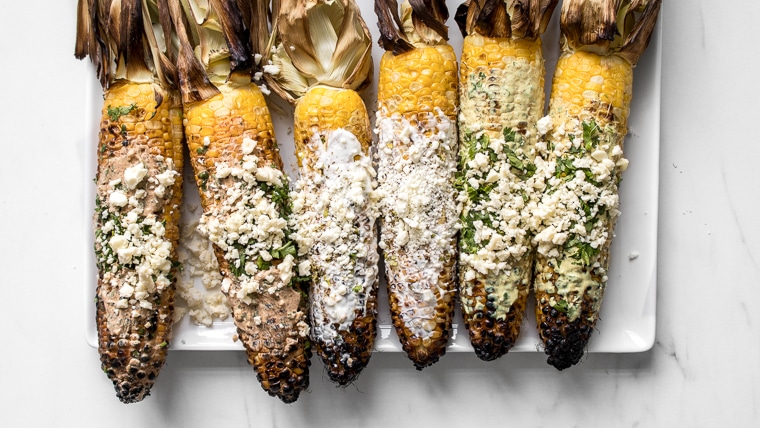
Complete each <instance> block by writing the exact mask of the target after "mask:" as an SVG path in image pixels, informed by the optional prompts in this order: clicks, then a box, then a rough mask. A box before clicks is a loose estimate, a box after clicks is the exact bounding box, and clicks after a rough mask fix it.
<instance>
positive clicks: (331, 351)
mask: <svg viewBox="0 0 760 428" xmlns="http://www.w3.org/2000/svg"><path fill="white" fill-rule="evenodd" d="M376 325H377V321H376V317H375V316H364V317H357V318H356V319H354V322H353V323H352V325H351V326H350V327H349V329H348V332H349V334H345V335H342V337H341V338H340V339H338V340H337V341H333V342H331V343H325V342H323V341H321V340H317V341H315V345H316V348H317V354H318V355H319V357H320V358H321V359H322V361H323V362H324V364H325V371H326V373H327V377H328V378H329V379H330V381H332V382H335V383H337V384H338V385H340V386H347V385H349V384H351V383H353V382H354V381H356V379H358V378H359V375H360V374H361V372H362V371H363V370H364V369H365V368H366V367H367V365H368V364H369V361H370V358H371V357H372V347H373V345H374V343H375V328H376Z"/></svg>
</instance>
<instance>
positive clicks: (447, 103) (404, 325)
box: [375, 0, 459, 369]
mask: <svg viewBox="0 0 760 428" xmlns="http://www.w3.org/2000/svg"><path fill="white" fill-rule="evenodd" d="M375 6H376V10H377V11H378V14H377V15H378V26H379V28H380V33H381V38H380V44H381V45H382V46H383V47H384V48H385V50H386V53H385V54H384V55H383V57H382V60H381V62H380V77H379V81H378V111H377V117H376V122H375V128H376V129H375V132H376V133H377V135H378V151H377V155H376V156H377V161H378V165H377V168H378V183H379V187H378V193H380V195H381V204H380V207H381V208H380V211H381V212H382V213H383V215H382V216H381V217H380V220H381V222H380V230H381V233H382V234H381V238H380V246H381V247H382V249H383V252H384V257H385V278H386V282H387V285H388V296H389V301H390V310H391V319H392V320H393V325H394V327H395V329H396V334H397V335H398V337H399V340H400V342H401V346H402V349H403V350H404V352H406V354H407V356H408V357H409V358H410V359H411V360H412V362H413V363H414V365H415V367H416V368H417V369H422V368H424V367H427V366H429V365H431V364H433V363H435V362H436V361H438V359H439V358H440V357H441V356H443V355H444V354H445V352H446V346H447V344H448V339H449V334H450V333H449V332H450V329H451V322H452V317H453V312H454V303H455V302H454V298H455V295H456V254H457V247H456V245H457V244H456V233H457V222H458V219H459V211H458V207H457V205H458V204H457V200H456V198H457V191H456V189H455V188H454V179H455V175H456V168H457V134H456V113H457V59H456V54H455V53H454V49H453V48H452V47H451V46H450V45H449V44H448V43H447V39H448V29H447V27H446V26H445V22H446V19H447V18H448V9H447V8H446V3H445V2H443V1H439V0H422V1H412V2H407V1H405V2H403V3H402V5H401V16H399V10H398V5H397V3H396V2H395V1H394V0H391V1H388V0H377V1H376V2H375Z"/></svg>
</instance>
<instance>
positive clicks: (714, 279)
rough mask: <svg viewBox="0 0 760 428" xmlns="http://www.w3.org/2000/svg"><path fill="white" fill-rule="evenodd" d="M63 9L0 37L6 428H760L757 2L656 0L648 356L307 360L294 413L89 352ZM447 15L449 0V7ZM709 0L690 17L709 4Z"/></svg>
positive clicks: (230, 388) (230, 375) (232, 388)
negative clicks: (114, 376)
mask: <svg viewBox="0 0 760 428" xmlns="http://www.w3.org/2000/svg"><path fill="white" fill-rule="evenodd" d="M75 4H76V2H75V1H74V0H64V1H58V2H53V1H47V2H44V6H41V2H13V3H12V4H11V5H9V6H6V17H7V18H6V22H5V23H4V24H3V25H2V26H0V47H1V48H2V49H0V52H2V53H3V54H4V55H5V60H4V62H3V64H4V66H3V67H2V70H0V75H1V76H2V78H0V87H1V88H2V91H1V92H0V93H2V94H3V97H2V99H3V102H2V103H0V125H2V126H1V127H0V129H3V130H5V131H4V132H5V133H6V134H5V135H6V136H5V137H4V138H3V143H2V144H3V147H4V149H3V151H2V154H3V160H4V162H3V165H2V167H0V184H1V185H2V188H3V191H2V193H0V210H1V211H0V212H1V214H0V219H1V220H2V221H0V242H2V244H3V245H2V250H1V251H2V255H3V257H2V258H0V267H1V269H0V285H2V288H1V289H2V301H3V302H4V303H5V307H4V308H3V310H0V320H1V321H2V323H1V324H0V325H2V326H3V332H4V334H3V338H4V339H3V343H2V346H0V379H2V385H3V387H2V388H0V426H3V427H14V426H26V427H49V426H63V425H65V426H76V427H100V426H105V425H106V424H108V426H113V427H127V426H131V427H134V426H148V427H154V426H156V427H158V426H166V427H175V426H176V427H206V426H211V424H217V425H219V426H229V427H233V426H256V427H299V426H319V427H321V426H331V427H341V426H346V427H348V426H350V427H363V426H368V427H374V426H389V425H393V426H399V427H400V426H412V427H420V428H422V427H434V426H474V425H478V426H481V425H493V424H498V425H505V426H515V427H542V426H559V427H572V426H578V427H596V426H598V427H610V426H614V427H672V426H688V427H713V426H717V425H719V424H723V425H726V426H731V427H750V426H757V424H758V422H760V341H758V340H757V338H758V337H760V312H758V311H755V310H754V304H755V302H757V301H760V226H758V223H757V219H758V216H759V215H760V194H759V193H758V191H757V183H758V182H759V181H758V179H757V175H756V169H757V166H756V163H757V159H760V145H759V144H757V141H755V140H756V139H757V137H756V134H757V132H756V130H754V129H755V127H756V125H755V121H756V120H757V117H758V116H759V115H760V108H759V107H758V103H757V100H758V99H760V85H758V83H757V78H756V77H754V78H753V77H752V75H753V74H754V75H756V74H757V73H756V70H757V69H758V66H760V59H759V58H760V57H759V56H758V55H757V52H758V49H757V46H756V45H755V44H754V42H752V41H751V36H750V32H751V30H750V29H751V28H753V26H754V25H755V24H756V23H755V19H756V17H757V16H760V4H759V3H757V2H755V1H752V0H727V1H726V2H723V3H721V7H707V3H706V2H694V1H686V0H664V5H663V10H662V17H661V19H662V21H661V22H662V26H663V34H662V46H661V48H662V91H661V93H662V100H661V131H660V138H661V148H660V165H659V179H660V189H659V219H658V221H659V230H658V233H659V240H658V260H657V265H658V271H657V309H656V311H657V327H656V340H655V344H654V346H653V347H652V349H651V350H649V351H647V352H641V353H631V354H604V353H595V354H590V355H589V356H588V357H587V358H586V359H585V361H583V362H582V364H580V365H579V366H577V367H574V368H572V369H569V370H566V371H563V372H558V371H556V370H555V369H553V368H551V367H549V366H547V365H546V363H545V356H544V355H543V354H540V353H516V354H510V355H508V356H506V357H504V358H502V359H500V360H498V361H495V362H490V363H485V362H481V361H479V360H478V359H477V358H476V357H475V356H474V355H473V354H469V353H450V354H448V355H446V356H445V357H444V358H443V359H442V360H441V361H440V362H439V363H438V364H436V365H434V366H433V367H430V368H428V369H425V370H424V371H422V372H417V371H415V370H414V369H413V368H412V366H411V364H410V363H409V361H408V360H407V359H406V358H405V357H404V356H403V355H402V354H399V353H376V354H375V355H374V356H373V357H372V361H371V363H370V365H369V367H368V368H367V369H366V370H365V371H364V373H363V374H362V375H361V377H360V378H359V380H358V381H357V382H356V383H355V384H353V385H351V386H349V387H346V388H337V387H335V386H333V385H332V384H330V383H329V382H328V381H327V380H326V378H325V377H324V376H323V375H322V374H321V367H320V366H319V365H320V363H319V362H318V361H317V360H316V359H315V360H314V363H313V365H312V368H313V371H312V373H313V374H312V381H311V387H310V389H309V393H307V394H304V395H302V396H301V398H300V399H299V400H298V402H296V403H295V404H292V405H284V404H282V403H280V402H279V401H277V400H275V399H272V398H270V397H268V396H267V395H266V393H265V392H264V391H263V390H262V389H261V387H260V386H259V384H258V382H257V381H256V379H255V376H254V374H253V372H252V370H251V369H250V367H249V366H248V364H247V363H246V361H245V357H244V354H243V353H242V352H235V351H225V352H189V351H182V352H179V351H177V352H171V353H170V355H169V358H168V362H167V364H166V366H165V368H164V369H163V371H162V373H161V376H160V377H159V381H158V382H157V384H156V386H155V387H154V389H153V394H152V396H151V397H149V398H148V399H146V400H145V401H143V402H141V403H138V404H133V405H123V404H121V403H120V402H119V401H118V400H117V399H116V398H115V396H114V394H113V389H112V386H111V383H110V381H108V379H107V378H106V376H105V375H104V374H103V373H102V372H101V371H100V368H99V365H100V364H99V360H98V355H97V352H96V351H95V350H94V349H93V348H91V347H90V346H89V345H88V344H87V343H86V341H85V337H84V332H85V324H86V320H85V318H84V313H85V310H84V302H83V298H82V283H83V281H85V275H86V274H87V273H86V272H85V271H84V265H85V264H84V260H85V257H86V253H87V251H88V248H89V245H90V244H89V243H88V242H87V240H88V234H87V230H86V222H85V221H84V220H83V219H84V218H86V217H87V216H89V215H90V213H89V212H85V208H84V207H85V202H84V201H85V197H86V196H87V195H85V191H84V188H83V186H82V183H81V175H80V174H78V173H72V171H81V170H82V168H83V165H84V162H85V159H86V157H87V156H88V152H86V151H85V146H84V141H85V136H86V134H87V132H88V130H87V129H85V125H84V122H83V112H84V111H85V107H86V105H85V104H86V103H85V98H84V90H85V87H86V86H87V85H89V84H90V83H91V81H90V79H93V78H94V76H93V75H92V73H91V70H90V69H89V66H88V64H86V63H85V62H80V61H76V60H75V59H74V57H73V48H74V28H75ZM449 4H450V5H455V4H457V3H456V2H453V1H450V2H449ZM703 4H704V5H705V7H702V5H703Z"/></svg>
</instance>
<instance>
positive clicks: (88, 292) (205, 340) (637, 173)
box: [82, 0, 661, 353]
mask: <svg viewBox="0 0 760 428" xmlns="http://www.w3.org/2000/svg"><path fill="white" fill-rule="evenodd" d="M359 3H360V4H361V9H362V16H363V17H364V18H365V20H366V21H367V25H368V26H369V29H370V31H371V32H372V35H373V39H374V40H375V41H377V39H378V31H377V26H376V21H375V15H374V12H373V10H372V2H369V1H360V2H359ZM458 4H459V2H458V1H457V2H455V1H453V0H449V1H448V5H449V11H450V15H451V16H452V17H453V15H454V11H455V10H456V6H458ZM559 10H560V6H557V9H556V10H555V13H554V16H553V19H552V22H551V23H550V25H549V29H548V30H547V32H546V34H544V37H543V42H544V49H545V56H546V58H547V94H548V88H549V85H550V83H551V76H552V74H553V70H554V66H555V63H556V59H557V56H558V52H559V48H558V40H559V30H558V26H559V23H558V16H559ZM449 26H450V27H449V28H450V31H449V33H450V37H451V40H450V42H451V44H452V46H453V47H454V49H455V51H456V52H461V46H462V37H461V34H460V33H459V29H458V28H457V26H456V24H455V23H454V21H453V18H451V19H449ZM381 54H382V50H381V48H380V47H379V46H378V45H377V43H375V44H374V45H373V56H374V60H375V61H374V64H375V73H374V77H375V78H376V77H377V75H378V70H377V67H378V64H379V62H380V55H381ZM660 63H661V29H660V24H659V22H658V25H657V28H656V29H655V33H654V35H653V36H652V40H651V43H650V45H649V48H648V50H647V52H646V53H645V54H644V56H643V57H642V59H641V61H640V62H639V64H638V66H637V67H636V68H635V72H634V73H635V74H634V94H633V102H632V106H631V115H630V118H629V134H628V136H627V139H626V143H625V147H626V148H625V152H626V157H627V158H628V159H629V160H630V167H629V169H628V170H627V171H626V172H625V174H624V176H623V182H622V184H621V189H620V193H621V210H622V212H623V215H622V216H621V217H620V219H619V221H618V225H617V229H616V238H615V240H614V243H613V249H612V259H611V265H610V273H609V282H608V285H607V291H606V295H605V297H604V304H603V307H602V313H601V319H600V321H599V322H598V323H597V331H596V332H594V334H593V336H592V339H591V342H590V344H589V348H588V351H589V352H607V353H625V352H643V351H646V350H648V349H650V348H651V347H652V345H653V344H654V336H655V305H656V287H657V265H656V264H657V204H658V187H659V139H660V70H661V67H660ZM87 79H88V85H87V88H88V91H87V93H86V94H85V96H86V97H87V98H86V100H87V105H88V108H87V110H86V111H85V121H86V126H87V136H88V141H87V144H88V147H89V150H87V151H86V153H87V154H88V156H90V155H91V156H90V157H89V158H88V159H87V160H86V162H85V165H86V168H85V171H84V174H83V176H82V180H83V182H84V186H85V187H84V188H85V191H84V194H85V212H86V213H92V212H93V210H94V194H95V186H94V184H93V181H92V178H93V177H94V176H95V153H96V147H97V131H98V121H99V118H100V109H101V104H102V91H101V89H100V86H99V85H98V82H97V79H96V78H95V73H94V70H93V72H92V73H91V75H88V76H87ZM375 91H376V84H375V85H373V86H372V87H370V88H368V89H367V90H366V91H365V93H363V94H362V95H363V96H364V98H365V101H366V102H367V106H368V109H369V111H370V115H374V103H375V99H376V93H375ZM269 99H270V107H271V112H272V116H273V120H274V122H275V132H276V135H277V139H278V141H279V144H280V148H281V154H282V156H283V160H284V162H285V165H286V169H287V168H289V173H290V175H291V177H296V175H295V168H294V167H295V157H294V154H293V140H292V117H293V116H292V108H291V107H290V106H288V105H286V104H285V103H283V102H281V101H279V100H276V99H275V96H274V95H272V96H270V97H269ZM186 164H189V162H186ZM186 176H187V177H188V178H189V177H191V176H188V175H187V174H186ZM187 182H192V180H186V183H187ZM188 206H198V194H197V189H196V188H195V187H194V185H193V184H186V186H185V202H184V206H183V216H184V217H183V221H185V222H187V221H190V220H191V219H192V217H194V216H195V217H196V218H197V216H198V212H199V211H200V210H199V209H198V210H196V211H195V213H191V212H190V211H189V210H188V209H187V207H188ZM84 221H85V222H86V225H87V230H91V229H92V226H91V222H90V218H89V217H87V218H85V219H84ZM90 235H91V236H90V239H89V240H88V242H92V232H90ZM86 251H87V253H86V257H85V260H86V266H85V267H86V269H85V270H84V271H85V272H86V275H87V277H86V278H85V280H84V281H83V282H84V293H83V296H84V300H85V311H86V319H87V323H86V338H87V342H88V343H89V344H90V345H92V346H96V344H97V332H96V329H95V305H94V303H93V300H94V297H95V287H96V274H97V273H96V269H95V260H94V255H93V252H92V250H91V247H88V248H87V249H86ZM381 269H383V267H382V266H381ZM381 276H382V275H381ZM199 287H200V286H199ZM378 312H379V313H378V315H379V319H378V326H379V329H378V335H377V340H376V342H375V350H376V351H378V352H400V351H401V346H400V345H399V343H398V339H397V337H396V334H395V331H394V329H393V328H392V324H391V322H390V314H389V312H388V303H387V294H386V290H385V282H384V281H382V282H381V284H380V289H379V309H378ZM234 334H235V327H234V325H233V323H232V321H231V319H228V320H226V321H218V322H215V323H214V324H213V325H212V326H211V327H205V326H197V325H195V324H193V323H192V322H191V321H190V320H189V317H187V316H185V317H184V318H183V319H182V320H181V321H180V322H179V323H178V324H177V325H176V326H175V328H174V340H173V341H172V343H171V349H173V350H207V351H218V350H242V349H243V348H242V345H241V344H240V343H239V342H233V340H232V337H233V335H234ZM449 351H451V352H472V347H471V346H470V344H469V340H468V337H467V332H466V331H465V329H464V325H463V323H462V317H461V313H460V312H459V310H458V308H457V313H456V316H455V319H454V328H453V331H452V339H451V341H450V345H449ZM510 352H541V349H540V347H539V338H538V334H537V332H536V326H535V320H534V318H533V305H532V303H530V304H529V308H528V319H527V320H526V322H525V323H523V329H522V333H521V335H520V339H519V340H518V342H517V344H516V345H515V347H514V348H513V349H512V351H510Z"/></svg>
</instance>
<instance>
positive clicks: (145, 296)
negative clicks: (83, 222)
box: [75, 1, 183, 403]
mask: <svg viewBox="0 0 760 428" xmlns="http://www.w3.org/2000/svg"><path fill="white" fill-rule="evenodd" d="M78 8H79V15H78V19H79V24H78V33H77V48H76V52H75V55H76V57H77V58H80V59H81V58H84V57H85V56H89V57H90V59H91V60H92V61H93V62H94V63H95V64H96V65H97V67H98V72H99V74H100V80H101V83H102V85H103V89H104V91H105V94H104V102H103V109H102V117H101V122H100V132H99V142H98V147H97V173H96V174H97V175H96V177H95V184H96V196H95V211H96V213H95V216H94V226H95V243H94V248H95V254H96V265H97V268H98V285H97V290H96V323H97V332H98V351H99V352H100V360H101V363H102V369H103V371H104V372H105V373H106V374H107V375H108V377H109V379H111V380H112V381H113V384H114V387H115V389H116V395H117V396H118V398H119V399H120V400H121V401H122V402H124V403H132V402H137V401H141V400H142V399H144V398H145V397H146V396H147V395H149V394H150V390H151V388H152V386H153V384H154V382H155V380H156V377H157V376H158V374H159V370H160V369H161V367H162V366H163V364H164V362H165V361H166V354H167V351H168V343H169V340H170V338H171V330H172V322H173V316H172V313H173V309H174V293H175V277H176V273H177V272H176V267H177V261H176V260H177V255H176V250H177V241H178V239H179V213H180V209H179V206H180V203H181V200H182V180H181V174H180V173H179V171H181V170H182V139H183V134H182V122H181V105H180V99H179V96H178V95H179V94H178V93H177V91H176V89H172V85H170V83H169V79H168V77H169V76H168V75H167V74H169V73H171V70H164V69H162V68H161V65H160V64H159V63H160V59H159V56H160V55H164V54H165V53H164V52H161V51H160V50H159V49H158V47H157V44H156V43H155V42H156V39H155V35H154V34H153V33H152V31H153V29H152V27H151V25H150V24H147V25H145V26H144V22H150V19H149V17H148V16H149V11H148V10H147V8H144V5H143V3H142V2H141V1H123V2H122V3H121V5H120V8H108V7H106V5H105V4H104V3H103V2H95V1H91V2H89V3H88V2H85V1H80V2H79V6H78ZM144 20H145V21H144ZM115 22H121V23H122V26H121V27H116V26H113V25H112V23H115ZM165 36H166V37H167V38H169V37H170V35H169V34H166V35H165ZM100 43H103V45H101V44H100ZM127 65H128V66H127Z"/></svg>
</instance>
